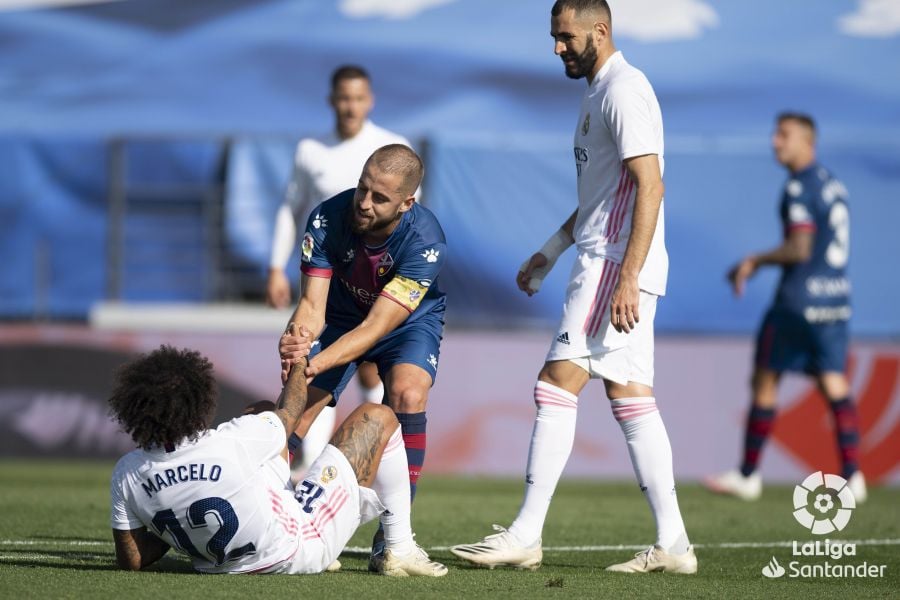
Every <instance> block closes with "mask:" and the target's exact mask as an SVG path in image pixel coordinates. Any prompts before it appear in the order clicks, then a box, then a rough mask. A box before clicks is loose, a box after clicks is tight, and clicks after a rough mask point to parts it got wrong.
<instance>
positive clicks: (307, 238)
mask: <svg viewBox="0 0 900 600" xmlns="http://www.w3.org/2000/svg"><path fill="white" fill-rule="evenodd" d="M315 243H316V242H315V240H314V239H313V236H312V234H311V233H307V234H305V235H304V236H303V243H302V244H301V245H300V251H301V253H302V254H303V260H305V261H306V262H309V261H310V260H312V253H313V246H314V245H315Z"/></svg>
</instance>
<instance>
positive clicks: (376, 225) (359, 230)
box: [350, 214, 403, 236]
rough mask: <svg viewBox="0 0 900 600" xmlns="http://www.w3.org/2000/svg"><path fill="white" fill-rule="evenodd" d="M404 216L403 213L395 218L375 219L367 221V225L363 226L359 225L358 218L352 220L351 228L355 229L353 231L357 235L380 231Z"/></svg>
mask: <svg viewBox="0 0 900 600" xmlns="http://www.w3.org/2000/svg"><path fill="white" fill-rule="evenodd" d="M402 216H403V215H402V214H398V215H397V216H396V217H394V218H393V219H389V220H384V221H378V220H377V219H373V220H371V221H367V223H366V225H364V226H362V227H359V226H358V225H357V224H356V220H355V219H353V220H352V221H351V222H350V230H351V231H353V233H355V234H356V235H360V236H362V235H366V234H370V233H377V232H379V231H382V230H384V229H387V228H388V227H390V226H391V225H393V224H394V223H396V222H397V221H399V220H400V217H402Z"/></svg>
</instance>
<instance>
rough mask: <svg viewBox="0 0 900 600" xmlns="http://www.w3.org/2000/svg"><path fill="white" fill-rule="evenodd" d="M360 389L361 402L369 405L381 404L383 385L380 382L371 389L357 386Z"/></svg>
mask: <svg viewBox="0 0 900 600" xmlns="http://www.w3.org/2000/svg"><path fill="white" fill-rule="evenodd" d="M359 387H360V388H361V389H362V396H363V401H364V402H368V403H370V404H381V402H382V401H383V400H384V384H383V383H382V382H380V381H379V382H378V385H376V386H375V387H373V388H366V387H363V386H361V385H360V386H359Z"/></svg>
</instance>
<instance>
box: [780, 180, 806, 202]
mask: <svg viewBox="0 0 900 600" xmlns="http://www.w3.org/2000/svg"><path fill="white" fill-rule="evenodd" d="M784 190H785V191H786V192H787V194H788V196H791V197H792V198H796V197H797V196H799V195H800V194H801V193H803V184H802V183H800V182H799V181H797V180H796V179H791V180H790V181H788V184H787V186H785V188H784Z"/></svg>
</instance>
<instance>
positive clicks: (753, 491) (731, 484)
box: [703, 470, 762, 501]
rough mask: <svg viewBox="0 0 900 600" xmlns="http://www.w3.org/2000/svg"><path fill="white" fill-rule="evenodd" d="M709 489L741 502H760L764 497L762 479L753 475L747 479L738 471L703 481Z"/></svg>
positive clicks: (755, 474)
mask: <svg viewBox="0 0 900 600" xmlns="http://www.w3.org/2000/svg"><path fill="white" fill-rule="evenodd" d="M703 485H705V486H706V488H707V489H709V490H711V491H713V492H716V493H717V494H728V495H730V496H735V497H737V498H740V499H741V500H747V501H753V500H759V497H760V496H761V495H762V477H760V476H759V473H753V474H752V475H749V476H747V477H744V474H743V473H741V472H740V471H738V470H734V471H728V472H727V473H722V474H721V475H714V476H712V477H707V478H706V479H704V480H703Z"/></svg>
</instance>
